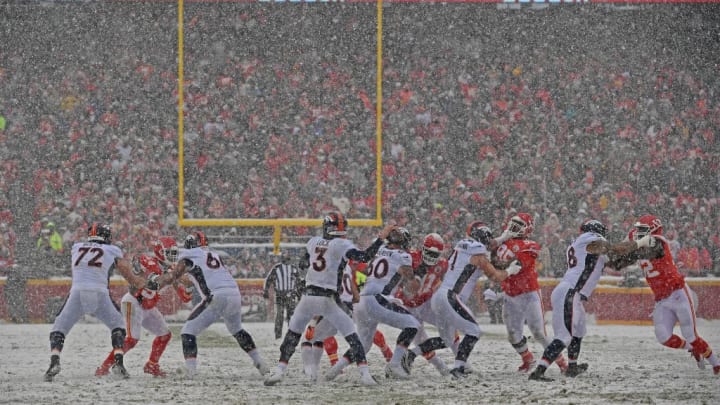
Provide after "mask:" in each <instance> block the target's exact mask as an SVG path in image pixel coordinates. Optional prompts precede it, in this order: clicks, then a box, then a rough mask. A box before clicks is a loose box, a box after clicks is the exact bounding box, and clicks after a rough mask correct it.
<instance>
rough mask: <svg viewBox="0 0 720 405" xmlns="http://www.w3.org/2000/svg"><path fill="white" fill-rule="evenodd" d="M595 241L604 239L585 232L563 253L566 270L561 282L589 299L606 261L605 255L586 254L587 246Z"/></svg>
mask: <svg viewBox="0 0 720 405" xmlns="http://www.w3.org/2000/svg"><path fill="white" fill-rule="evenodd" d="M596 240H605V238H603V237H602V236H600V235H598V234H596V233H592V232H585V233H583V234H582V235H580V236H578V238H577V239H575V241H573V243H572V244H571V245H570V246H569V247H568V248H567V251H566V253H565V259H566V260H567V266H568V269H567V272H566V273H565V275H564V276H563V278H562V282H565V283H568V284H570V285H571V286H573V288H574V289H575V291H578V292H580V294H582V295H584V296H586V297H590V294H592V292H593V290H595V287H596V286H597V284H598V281H599V280H600V276H601V275H602V271H603V269H604V268H605V261H606V260H607V256H605V255H593V254H589V253H588V252H587V246H588V245H589V244H590V243H592V242H594V241H596Z"/></svg>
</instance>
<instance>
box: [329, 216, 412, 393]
mask: <svg viewBox="0 0 720 405" xmlns="http://www.w3.org/2000/svg"><path fill="white" fill-rule="evenodd" d="M410 239H411V236H410V232H409V231H408V230H407V229H405V228H402V227H400V228H397V229H394V230H393V231H391V232H390V234H389V235H388V237H387V245H385V246H383V247H381V248H380V249H379V250H378V253H377V255H376V256H375V259H374V260H373V261H372V262H371V263H370V265H369V266H368V269H369V270H368V273H367V280H366V282H365V287H364V288H363V290H362V291H361V292H360V302H358V304H357V305H355V309H354V311H353V319H354V320H355V324H356V325H357V330H358V335H359V336H360V341H361V342H362V345H363V348H364V349H365V353H366V354H367V352H369V351H370V349H371V348H372V340H373V336H374V335H375V332H376V331H377V326H378V324H379V323H384V324H386V325H390V326H393V327H396V328H398V329H401V332H400V335H399V336H398V338H397V345H396V346H395V351H394V352H393V356H392V358H391V359H390V362H388V364H387V366H386V367H385V375H386V376H387V377H392V378H398V379H407V378H409V377H410V375H409V374H408V373H407V372H406V371H405V370H403V368H402V365H401V364H400V360H401V359H402V357H403V355H404V354H405V352H406V351H407V348H408V346H409V345H410V342H412V340H413V339H414V338H415V335H416V334H417V332H418V328H420V321H418V320H417V318H415V316H413V315H412V314H411V313H410V312H408V310H407V309H405V308H404V307H403V306H402V301H401V300H400V299H399V298H395V296H394V295H395V292H396V291H397V289H398V287H399V286H401V285H406V284H409V283H414V284H415V285H414V286H413V287H411V288H414V289H415V290H417V289H418V288H419V282H418V281H417V280H416V279H415V274H414V272H413V268H412V257H411V256H410V253H409V252H408V251H407V249H409V248H410ZM349 359H350V352H347V353H346V354H345V355H344V356H343V358H342V359H340V360H339V361H338V363H337V364H335V365H334V366H333V367H332V368H331V369H330V371H329V372H328V378H329V379H332V378H333V377H334V376H337V375H339V374H340V372H341V371H342V370H343V369H344V368H345V367H346V366H347V365H348V364H349V363H350V360H349Z"/></svg>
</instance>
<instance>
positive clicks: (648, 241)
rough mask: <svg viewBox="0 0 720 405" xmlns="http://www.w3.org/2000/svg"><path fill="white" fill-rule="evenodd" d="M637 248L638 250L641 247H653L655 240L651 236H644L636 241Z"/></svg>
mask: <svg viewBox="0 0 720 405" xmlns="http://www.w3.org/2000/svg"><path fill="white" fill-rule="evenodd" d="M635 243H637V246H638V247H639V248H641V247H655V243H656V241H655V238H654V237H653V236H652V235H645V236H643V237H642V238H640V239H639V240H638V241H636V242H635Z"/></svg>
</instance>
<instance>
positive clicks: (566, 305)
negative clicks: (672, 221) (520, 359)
mask: <svg viewBox="0 0 720 405" xmlns="http://www.w3.org/2000/svg"><path fill="white" fill-rule="evenodd" d="M580 232H581V233H580V236H578V237H577V239H575V240H574V241H573V242H572V244H570V246H569V247H568V248H567V251H566V254H565V259H566V263H567V271H566V272H565V275H564V276H563V278H562V280H561V281H560V283H559V284H558V285H557V286H556V287H555V289H553V292H552V295H551V296H550V303H551V305H552V314H553V316H552V324H553V331H554V334H555V336H554V338H553V340H552V342H550V344H549V345H548V346H547V347H546V348H545V351H544V352H543V356H542V358H541V359H540V361H539V362H538V365H537V367H536V368H535V370H534V371H533V372H532V373H531V374H530V377H529V379H530V380H537V381H552V379H551V378H548V377H546V376H545V370H547V368H548V367H549V366H550V364H552V363H553V362H554V361H555V360H556V359H557V357H558V356H559V355H560V353H562V351H563V350H564V349H565V348H566V347H567V349H568V360H569V364H568V369H567V370H566V371H565V373H564V374H565V375H566V376H568V377H576V376H577V375H579V374H581V373H583V372H585V371H586V370H587V367H588V365H587V363H582V364H578V363H577V359H578V357H579V355H580V344H581V342H582V338H583V337H584V336H585V333H586V324H585V318H586V315H585V306H584V305H583V301H587V300H588V298H590V295H591V294H592V292H593V291H594V290H595V287H596V286H597V284H598V281H599V280H600V276H601V275H602V271H603V269H604V268H605V262H606V261H607V254H609V253H612V254H617V255H625V254H628V253H630V252H632V251H634V250H636V249H637V248H638V247H643V246H649V245H650V243H651V242H652V241H651V239H650V238H649V237H648V238H643V239H640V240H638V241H637V242H635V241H626V242H620V243H617V244H612V243H610V242H608V241H607V240H606V239H605V235H606V234H607V227H605V225H604V224H603V223H602V222H600V221H598V220H596V219H588V220H586V221H584V222H583V223H582V225H580Z"/></svg>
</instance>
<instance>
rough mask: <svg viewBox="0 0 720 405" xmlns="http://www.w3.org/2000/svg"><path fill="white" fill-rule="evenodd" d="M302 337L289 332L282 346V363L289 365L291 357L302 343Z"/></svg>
mask: <svg viewBox="0 0 720 405" xmlns="http://www.w3.org/2000/svg"><path fill="white" fill-rule="evenodd" d="M301 337H302V335H300V334H299V333H297V332H293V331H291V330H288V332H287V333H286V334H285V339H283V342H282V343H281V344H280V361H283V362H286V363H287V362H288V361H289V360H290V357H292V355H293V353H295V348H296V347H297V345H298V343H300V338H301Z"/></svg>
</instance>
